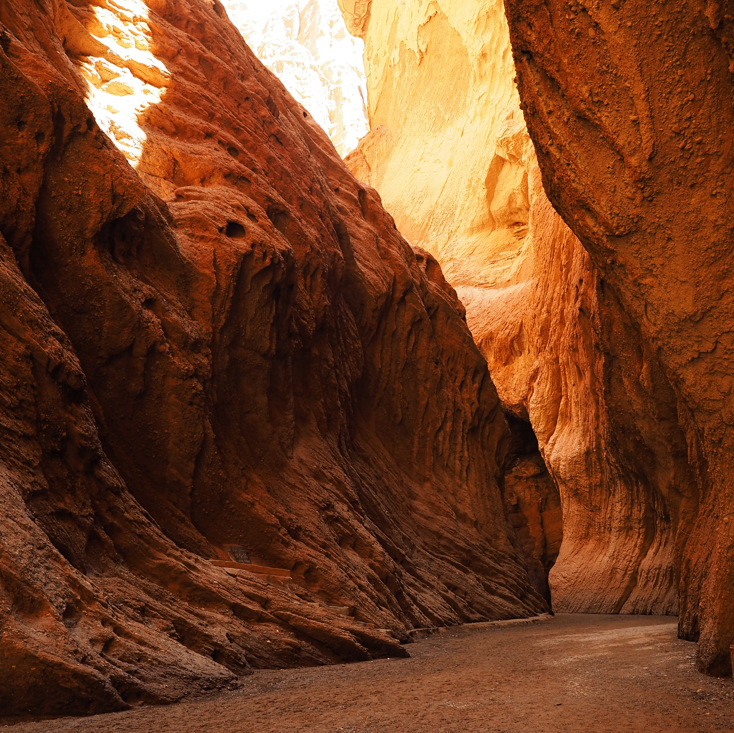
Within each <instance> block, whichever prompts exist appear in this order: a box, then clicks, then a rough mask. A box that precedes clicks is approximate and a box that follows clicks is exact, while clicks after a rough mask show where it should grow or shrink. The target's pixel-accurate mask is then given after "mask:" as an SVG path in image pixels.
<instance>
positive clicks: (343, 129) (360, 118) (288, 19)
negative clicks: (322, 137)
mask: <svg viewBox="0 0 734 733" xmlns="http://www.w3.org/2000/svg"><path fill="white" fill-rule="evenodd" d="M222 4H223V5H224V7H225V8H226V9H227V14H228V15H229V17H230V19H231V20H232V22H233V23H234V24H235V25H236V26H237V28H238V29H239V31H240V32H241V33H242V35H243V37H244V39H245V41H247V44H248V45H249V46H250V48H251V49H252V50H253V51H254V52H255V54H256V55H257V57H258V58H259V59H260V60H261V61H262V62H263V63H264V64H265V65H266V66H267V67H268V68H269V69H270V70H271V71H272V72H274V73H275V75H276V76H277V77H278V78H279V79H280V80H281V81H282V82H283V84H285V86H286V88H287V89H288V91H289V92H290V93H291V94H292V95H293V96H294V97H295V98H296V99H297V100H298V101H299V102H300V103H301V104H302V105H303V106H304V107H305V108H306V109H307V110H308V111H309V112H310V113H311V114H312V115H313V117H314V119H315V120H316V122H318V124H319V125H321V127H322V128H323V129H324V130H325V131H326V132H327V134H328V135H329V137H330V138H331V140H332V142H333V143H334V145H335V147H336V149H337V150H338V151H339V154H340V155H341V156H344V155H346V154H347V153H349V152H351V151H352V150H354V149H355V148H356V147H357V143H358V142H359V140H360V138H362V137H363V136H364V135H366V134H367V132H368V131H369V125H368V123H367V89H366V87H365V78H364V61H363V59H362V55H363V52H364V44H363V42H362V41H361V40H360V39H358V38H354V36H351V35H350V34H349V32H348V31H347V28H346V25H345V23H344V19H343V18H342V15H341V12H340V11H339V6H338V5H337V0H275V1H274V0H268V2H263V0H223V3H222Z"/></svg>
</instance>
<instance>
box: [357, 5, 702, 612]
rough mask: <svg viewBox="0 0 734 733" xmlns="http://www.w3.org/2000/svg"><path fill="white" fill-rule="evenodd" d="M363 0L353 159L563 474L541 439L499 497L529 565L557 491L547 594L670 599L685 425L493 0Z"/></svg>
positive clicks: (675, 589) (686, 491) (566, 601)
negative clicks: (601, 251)
mask: <svg viewBox="0 0 734 733" xmlns="http://www.w3.org/2000/svg"><path fill="white" fill-rule="evenodd" d="M358 5H359V8H358V11H357V10H355V9H354V8H352V9H351V11H350V10H348V9H347V8H346V6H343V7H344V10H345V17H346V18H347V20H348V22H349V23H350V24H351V25H350V29H351V30H352V31H353V32H356V33H358V34H360V35H361V36H363V37H364V39H365V44H366V55H365V60H366V73H367V81H368V88H369V95H370V96H369V99H370V121H371V124H372V128H373V129H372V131H371V133H370V135H369V136H368V137H367V138H365V139H364V140H363V141H362V143H361V144H360V147H359V149H358V150H357V151H355V152H354V153H353V154H352V155H350V156H349V157H348V158H347V162H348V164H349V165H350V167H351V168H352V170H353V171H354V172H355V174H356V175H357V177H359V178H361V179H362V180H364V181H366V182H368V183H371V184H372V185H374V186H376V187H377V189H378V190H379V192H380V194H381V196H382V199H383V201H384V203H385V205H386V207H387V209H388V210H389V211H390V212H391V213H392V214H393V215H394V216H395V219H396V222H397V223H398V225H399V227H400V229H401V231H402V232H403V233H404V234H405V235H406V236H407V237H408V238H409V239H410V240H411V241H412V242H413V243H414V244H418V245H420V246H421V247H425V248H426V249H428V250H430V251H431V252H432V253H433V254H434V255H435V256H436V257H437V259H438V261H439V263H440V264H441V266H442V268H443V269H444V272H445V273H446V274H447V278H448V279H449V281H450V282H451V283H452V284H453V285H455V286H456V288H457V291H458V293H459V295H460V297H461V298H462V300H463V301H464V304H465V305H466V308H467V321H468V323H469V326H470V327H471V329H472V332H473V334H474V336H475V339H476V340H477V343H478V345H479V346H480V348H481V350H482V352H483V353H484V355H485V356H486V357H487V359H488V362H489V364H490V371H491V373H492V376H493V380H494V381H495V383H496V385H497V388H498V391H499V394H500V397H501V399H502V401H503V402H504V403H505V405H506V407H507V409H508V410H510V411H511V413H512V414H514V415H515V416H516V417H517V418H519V419H521V420H522V419H524V420H529V421H530V423H531V424H532V427H533V429H534V431H535V433H536V435H537V438H538V443H539V447H540V451H541V453H542V457H543V458H544V460H545V464H546V466H547V468H548V470H549V472H550V474H551V476H552V478H553V480H554V482H555V486H556V487H557V488H554V487H553V486H551V485H550V482H549V481H548V480H547V479H546V478H543V480H542V481H538V480H537V476H536V475H535V474H534V471H535V470H538V471H541V470H542V469H541V465H540V464H539V463H538V457H535V458H533V459H532V461H531V463H529V464H525V468H524V469H520V470H519V473H518V472H517V471H514V473H513V475H512V476H510V477H508V478H509V479H510V481H509V483H510V484H512V485H513V486H514V488H513V486H511V487H510V490H509V491H508V492H507V493H506V497H505V498H506V501H507V504H508V514H509V518H510V520H511V521H512V523H513V524H514V525H515V526H516V528H517V531H518V534H519V535H522V536H523V537H524V540H523V543H524V544H523V549H524V551H525V552H526V553H527V554H528V556H529V563H530V566H531V567H534V568H535V569H536V570H537V569H538V568H539V567H540V566H542V567H544V568H545V570H546V571H547V569H548V568H549V566H550V565H552V564H553V560H554V559H555V555H554V554H551V555H550V556H545V557H544V556H543V550H542V548H543V546H544V545H545V546H547V547H551V548H555V551H556V552H557V545H558V539H559V527H558V523H559V521H560V518H559V517H558V514H557V510H555V512H556V513H555V514H550V515H544V512H543V507H551V508H552V507H556V506H557V502H558V498H557V496H558V494H557V492H558V491H559V492H560V500H561V504H562V509H563V544H562V547H561V550H560V555H559V556H558V559H557V561H556V562H555V565H554V566H553V569H552V570H551V571H550V579H549V580H550V586H551V589H552V594H553V604H554V608H555V609H556V610H560V611H587V612H607V613H609V612H625V613H629V612H636V613H675V612H676V610H677V606H678V597H679V577H680V570H681V554H682V546H683V543H684V542H685V538H686V536H687V535H686V532H687V529H686V522H688V521H689V520H690V517H691V516H692V514H693V513H694V512H695V508H696V503H697V501H698V490H697V488H696V480H697V479H696V475H697V474H696V471H697V469H696V467H695V466H692V465H690V463H689V460H688V456H689V449H688V444H687V440H686V433H687V425H686V423H685V422H681V417H680V415H679V413H678V407H677V402H676V399H675V396H674V393H673V390H672V388H671V386H670V384H669V382H668V380H667V378H666V375H665V373H664V371H663V369H662V367H661V364H660V362H659V360H658V356H657V354H656V351H655V349H654V348H653V347H651V346H650V345H648V342H647V341H646V340H645V338H644V336H643V335H642V334H641V333H640V330H639V327H638V325H637V323H636V322H635V321H634V320H633V319H631V318H630V317H629V316H628V315H627V311H626V309H625V306H624V304H623V303H622V302H620V300H619V298H618V297H617V296H616V294H615V291H614V290H613V289H610V288H609V284H608V282H607V281H606V279H605V277H604V276H603V275H601V274H600V273H599V271H598V270H597V268H596V267H595V264H594V263H593V261H592V259H591V258H590V257H589V256H588V255H587V253H586V251H585V250H584V248H583V247H582V245H581V243H580V242H579V240H578V239H577V238H576V237H575V236H574V235H573V233H572V232H571V231H570V230H569V229H568V227H567V226H566V225H565V223H564V222H563V221H562V220H561V218H560V217H559V216H558V215H557V214H556V213H555V211H554V210H553V208H552V206H551V205H550V204H549V202H548V200H547V198H546V196H545V193H544V191H543V188H542V185H541V181H540V176H539V172H538V166H537V161H536V158H535V153H534V150H533V147H532V145H531V143H530V140H529V137H528V133H527V130H526V128H525V124H524V121H523V118H522V113H521V111H520V106H519V98H518V96H517V92H516V89H515V87H514V84H513V76H514V73H515V72H514V65H513V64H512V61H511V58H510V55H511V53H510V41H509V34H508V29H507V24H506V19H505V16H504V12H503V7H502V4H501V2H499V1H493V0H485V1H484V2H479V3H469V2H466V1H465V0H441V2H435V1H434V2H424V1H423V0H411V2H408V3H404V4H402V5H401V6H400V9H398V8H397V7H396V6H395V5H394V4H393V3H390V2H387V0H372V1H371V2H368V3H362V4H358ZM355 7H357V6H356V5H355ZM357 15H358V16H359V17H360V18H362V20H361V21H360V22H355V21H353V17H356V16H357ZM575 73H576V74H577V77H578V78H581V77H582V76H583V71H582V69H580V68H579V69H577V70H576V72H575ZM533 466H536V467H537V469H534V468H533ZM539 475H540V474H539ZM520 478H523V482H522V483H520V484H518V483H517V481H518V479H520ZM523 496H524V497H525V498H524V500H522V498H521V497H523Z"/></svg>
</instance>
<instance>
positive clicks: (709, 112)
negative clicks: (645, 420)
mask: <svg viewBox="0 0 734 733" xmlns="http://www.w3.org/2000/svg"><path fill="white" fill-rule="evenodd" d="M505 5H506V8H507V13H508V18H509V23H510V29H511V34H512V44H513V51H514V57H515V62H516V65H517V71H518V79H519V90H520V94H521V96H522V99H523V105H524V111H525V117H526V120H527V122H528V126H529V130H530V134H531V135H532V137H533V140H534V142H535V145H536V148H537V150H538V154H539V162H540V165H541V169H542V173H543V181H544V185H545V189H546V191H547V192H548V194H549V196H550V199H551V201H552V202H553V204H554V206H555V207H556V209H557V210H558V211H559V212H560V213H561V214H562V215H563V217H564V219H565V221H566V222H568V224H569V225H570V226H571V227H572V229H573V230H574V232H575V233H576V234H577V235H578V236H579V237H580V239H581V241H582V242H583V244H584V247H585V248H586V250H587V251H588V253H589V258H590V261H591V262H592V263H593V265H594V267H595V268H596V269H597V271H598V272H599V274H600V277H601V278H603V280H604V282H605V284H606V288H607V290H608V291H609V292H610V293H613V294H614V297H615V298H616V299H617V300H618V302H619V303H620V305H621V307H622V308H624V310H625V312H626V313H628V314H629V318H630V323H631V325H632V327H633V328H634V329H635V330H636V331H637V332H638V334H639V338H640V342H641V343H643V344H645V345H646V349H647V351H649V353H651V354H652V355H654V357H655V362H656V363H657V365H658V367H657V374H656V375H654V374H652V373H651V374H650V376H651V377H657V378H658V379H659V380H666V381H667V382H668V383H669V384H670V385H671V392H672V394H671V396H670V397H669V399H668V401H667V404H666V407H667V409H669V410H670V412H671V415H675V414H677V421H678V423H679V424H680V426H681V430H682V432H683V434H684V436H685V438H686V448H687V457H688V461H689V463H690V466H691V473H692V479H693V480H690V483H689V482H688V480H687V481H686V484H688V486H687V487H684V490H685V491H687V493H690V494H694V495H695V496H696V497H697V498H698V502H697V505H695V504H692V505H691V508H690V511H687V512H686V513H685V515H684V516H682V517H681V518H680V522H681V525H682V526H681V530H680V531H681V533H682V534H683V537H684V539H683V540H682V541H681V542H680V543H679V544H680V547H681V551H682V561H681V583H680V631H681V633H682V635H683V636H684V637H685V638H689V639H699V640H700V641H699V655H698V664H699V668H700V669H702V670H704V671H707V672H710V673H716V674H718V673H725V672H728V671H729V670H730V659H729V654H728V648H729V644H730V643H731V642H732V641H733V640H734V603H733V602H732V597H731V596H732V593H733V592H734V590H733V589H734V534H733V533H734V529H733V528H732V522H730V518H731V513H732V507H733V506H734V484H733V482H732V478H731V471H730V463H731V456H732V455H733V454H734V433H733V432H732V429H731V425H732V420H733V419H734V417H733V416H734V398H732V389H731V387H732V384H731V382H732V362H733V361H734V341H733V340H732V337H731V333H732V328H730V326H731V325H732V323H734V302H733V300H732V299H733V298H734V294H733V293H732V288H731V287H730V283H731V280H732V277H733V275H732V262H733V257H734V255H733V254H732V246H731V243H732V239H733V234H734V233H733V231H732V227H733V224H732V222H734V216H733V214H734V200H733V198H732V189H733V186H732V183H733V182H734V181H732V178H733V177H734V167H733V166H732V157H733V155H734V133H732V130H733V129H734V127H733V125H732V122H733V121H734V94H733V92H734V88H733V87H734V79H733V78H732V74H733V73H734V55H733V54H732V48H733V46H732V27H733V26H732V15H733V14H734V6H733V5H732V3H731V2H729V1H726V2H719V1H717V0H706V1H704V0H688V1H687V2H682V3H672V4H671V3H659V2H653V3H642V2H636V1H635V0H626V1H625V2H621V1H620V0H615V1H614V2H611V3H599V2H592V1H587V0H581V1H579V2H572V3H567V2H561V0H506V3H505Z"/></svg>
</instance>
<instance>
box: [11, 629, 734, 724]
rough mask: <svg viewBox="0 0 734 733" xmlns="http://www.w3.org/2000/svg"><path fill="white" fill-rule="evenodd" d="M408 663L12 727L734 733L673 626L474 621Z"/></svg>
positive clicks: (731, 718) (294, 677)
mask: <svg viewBox="0 0 734 733" xmlns="http://www.w3.org/2000/svg"><path fill="white" fill-rule="evenodd" d="M409 649H410V653H411V655H412V657H411V659H401V660H381V661H375V662H365V663H361V664H352V665H339V666H335V667H325V668H317V669H300V670H290V671H268V672H258V673H256V674H254V675H253V676H252V677H249V678H247V679H246V680H245V681H244V682H243V684H242V688H241V689H239V690H236V691H234V692H229V693H226V694H223V695H218V696H216V697H209V698H204V699H199V700H195V701H191V702H186V703H181V704H178V705H174V706H171V707H166V708H161V707H158V708H152V707H147V708H146V707H143V708H138V709H136V710H132V711H129V712H126V713H115V714H112V715H101V716H97V717H93V718H86V719H80V718H64V719H61V720H53V721H43V722H34V723H22V724H19V725H15V726H12V727H7V728H6V727H5V726H0V730H8V731H9V732H10V731H12V733H41V732H43V733H46V732H48V731H54V733H57V732H58V733H61V732H62V731H84V732H85V733H90V732H92V731H95V732H97V731H99V733H102V732H104V733H194V732H196V733H245V732H248V733H249V731H257V732H258V733H286V732H289V731H308V732H309V733H312V732H313V733H340V732H344V733H368V732H369V733H388V732H389V733H401V732H403V731H411V733H412V732H413V731H426V732H428V731H430V732H431V733H441V732H446V733H448V732H449V731H450V732H451V733H471V732H475V731H476V732H479V731H481V732H482V733H556V732H558V733H607V732H608V733H628V732H632V731H640V732H644V733H657V732H658V731H659V732H660V733H663V732H664V733H677V732H680V733H707V732H708V731H730V732H731V731H734V685H732V681H731V680H719V679H711V678H708V677H704V676H702V675H700V674H698V673H697V672H696V671H695V667H694V654H695V645H694V644H691V643H687V642H684V641H679V640H678V639H677V638H676V622H675V619H671V618H661V617H654V616H646V617H640V616H636V617H635V616H580V615H559V616H556V617H555V618H554V619H550V620H546V621H543V622H539V623H534V624H532V625H517V624H512V625H502V626H494V625H487V624H480V625H474V626H465V627H462V628H459V629H454V630H451V631H448V632H446V633H442V634H439V635H436V636H433V637H431V638H429V639H425V640H423V641H420V642H417V643H415V644H412V645H411V646H410V647H409Z"/></svg>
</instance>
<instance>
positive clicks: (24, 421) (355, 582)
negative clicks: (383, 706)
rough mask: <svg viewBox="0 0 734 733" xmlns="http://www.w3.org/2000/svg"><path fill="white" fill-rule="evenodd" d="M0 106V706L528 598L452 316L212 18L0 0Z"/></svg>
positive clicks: (463, 336)
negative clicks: (0, 103) (0, 508)
mask: <svg viewBox="0 0 734 733" xmlns="http://www.w3.org/2000/svg"><path fill="white" fill-rule="evenodd" d="M0 98H2V105H0V135H1V136H2V148H1V151H2V152H1V155H2V163H3V167H2V174H0V292H2V295H3V297H2V307H1V308H0V339H1V340H2V349H3V359H2V361H1V362H0V404H1V405H2V408H1V409H0V462H1V466H0V502H1V503H2V513H3V520H2V532H1V533H0V629H1V632H0V633H1V636H0V659H2V664H1V665H0V709H1V710H2V711H3V712H4V713H5V714H12V713H28V712H32V713H35V714H59V713H78V712H92V711H102V710H114V709H121V708H124V707H126V706H129V705H132V704H136V703H138V702H170V701H173V700H176V699H179V698H181V697H182V696H183V695H185V694H188V693H190V692H192V691H196V690H204V689H218V688H222V687H226V686H228V685H231V684H233V683H234V682H236V680H237V677H238V676H239V675H241V674H245V673H246V672H247V671H248V669H251V668H256V667H267V666H272V665H278V666H280V667H283V666H293V665H303V664H321V663H326V662H330V661H335V660H339V659H341V660H358V659H368V658H370V657H379V656H398V655H403V654H405V652H404V650H403V647H402V646H401V645H400V644H399V643H398V640H401V641H406V640H407V638H408V631H409V630H410V629H412V628H415V627H426V626H436V625H443V624H456V623H460V622H466V621H476V620H480V619H490V618H509V617H517V616H520V617H522V616H528V615H532V614H535V613H537V612H539V611H542V610H543V609H544V608H545V607H546V605H545V602H544V601H543V599H542V598H541V596H540V595H539V594H538V593H537V592H536V591H535V590H534V589H533V588H532V587H531V585H530V583H529V581H528V575H527V570H526V567H525V565H524V564H523V562H522V561H521V560H520V559H519V555H518V552H517V551H516V549H515V545H514V544H513V543H514V542H515V540H514V538H513V537H512V532H511V531H510V530H509V529H508V526H507V524H506V520H505V516H504V510H503V504H502V497H501V494H500V489H499V486H498V478H499V477H500V467H499V463H500V462H503V461H504V460H505V458H504V457H505V455H506V453H507V450H508V443H509V434H508V432H507V426H506V422H505V420H504V418H503V415H502V411H501V405H500V402H499V400H498V398H497V393H496V391H495V388H494V386H493V385H492V382H491V380H490V378H489V375H488V372H487V367H486V362H485V360H484V358H483V357H482V356H481V354H480V353H479V351H478V350H477V348H476V346H475V345H474V343H473V341H472V338H471V334H470V332H469V330H468V328H467V326H466V324H465V322H464V320H463V308H462V306H461V304H460V302H459V301H458V300H457V298H456V295H455V293H454V291H453V289H452V288H451V287H449V286H448V284H447V283H446V281H445V280H444V278H443V276H442V274H441V271H440V268H439V267H438V265H437V263H436V261H435V260H434V259H433V258H432V257H431V256H430V255H427V254H423V253H418V254H417V255H416V254H415V253H414V251H413V250H412V249H411V248H410V247H409V246H408V244H407V243H406V242H405V240H404V239H402V237H401V236H400V235H399V234H398V232H397V231H396V229H395V225H394V222H393V220H392V218H391V217H390V216H389V215H388V214H387V213H386V212H385V211H384V210H383V208H382V206H381V205H380V201H379V198H378V197H377V195H376V194H375V192H374V191H372V190H371V189H366V188H364V187H363V186H361V185H360V184H359V183H358V182H357V181H356V180H355V179H354V178H353V176H352V175H351V174H350V173H349V171H348V170H347V169H346V167H345V166H344V164H343V163H342V161H341V160H340V159H339V158H338V156H337V155H336V153H335V151H334V148H333V146H332V144H331V142H330V141H329V140H328V138H327V137H326V135H325V134H324V133H323V132H322V131H321V129H320V128H319V127H318V126H317V125H316V124H315V122H314V121H313V119H312V117H311V116H310V115H309V114H308V112H307V111H306V110H304V109H303V108H302V107H301V106H300V105H299V104H298V103H297V102H295V101H294V100H293V98H292V97H291V96H290V95H289V94H288V93H287V92H286V91H285V90H284V89H283V87H282V86H281V84H280V83H279V82H278V81H277V80H276V78H275V77H274V76H273V75H272V74H271V73H270V72H269V71H268V70H267V69H265V68H264V67H263V66H262V65H261V64H260V62H259V61H257V59H256V58H255V57H254V56H253V54H252V53H251V52H250V51H249V49H248V48H247V47H246V46H245V44H244V43H243V41H242V38H241V36H240V35H239V33H238V32H237V30H236V29H235V28H234V26H232V25H231V24H230V23H229V21H228V20H227V18H226V13H225V10H224V8H223V7H222V5H220V4H219V3H218V2H217V1H216V0H215V1H214V2H209V1H208V0H175V1H174V0H147V2H142V0H125V1H124V2H115V3H111V2H107V0H98V1H95V2H85V3H77V2H69V3H67V2H64V0H43V1H42V2H32V1H31V0H19V1H18V2H14V3H4V4H2V5H0ZM85 98H86V100H87V102H86V103H85Z"/></svg>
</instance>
